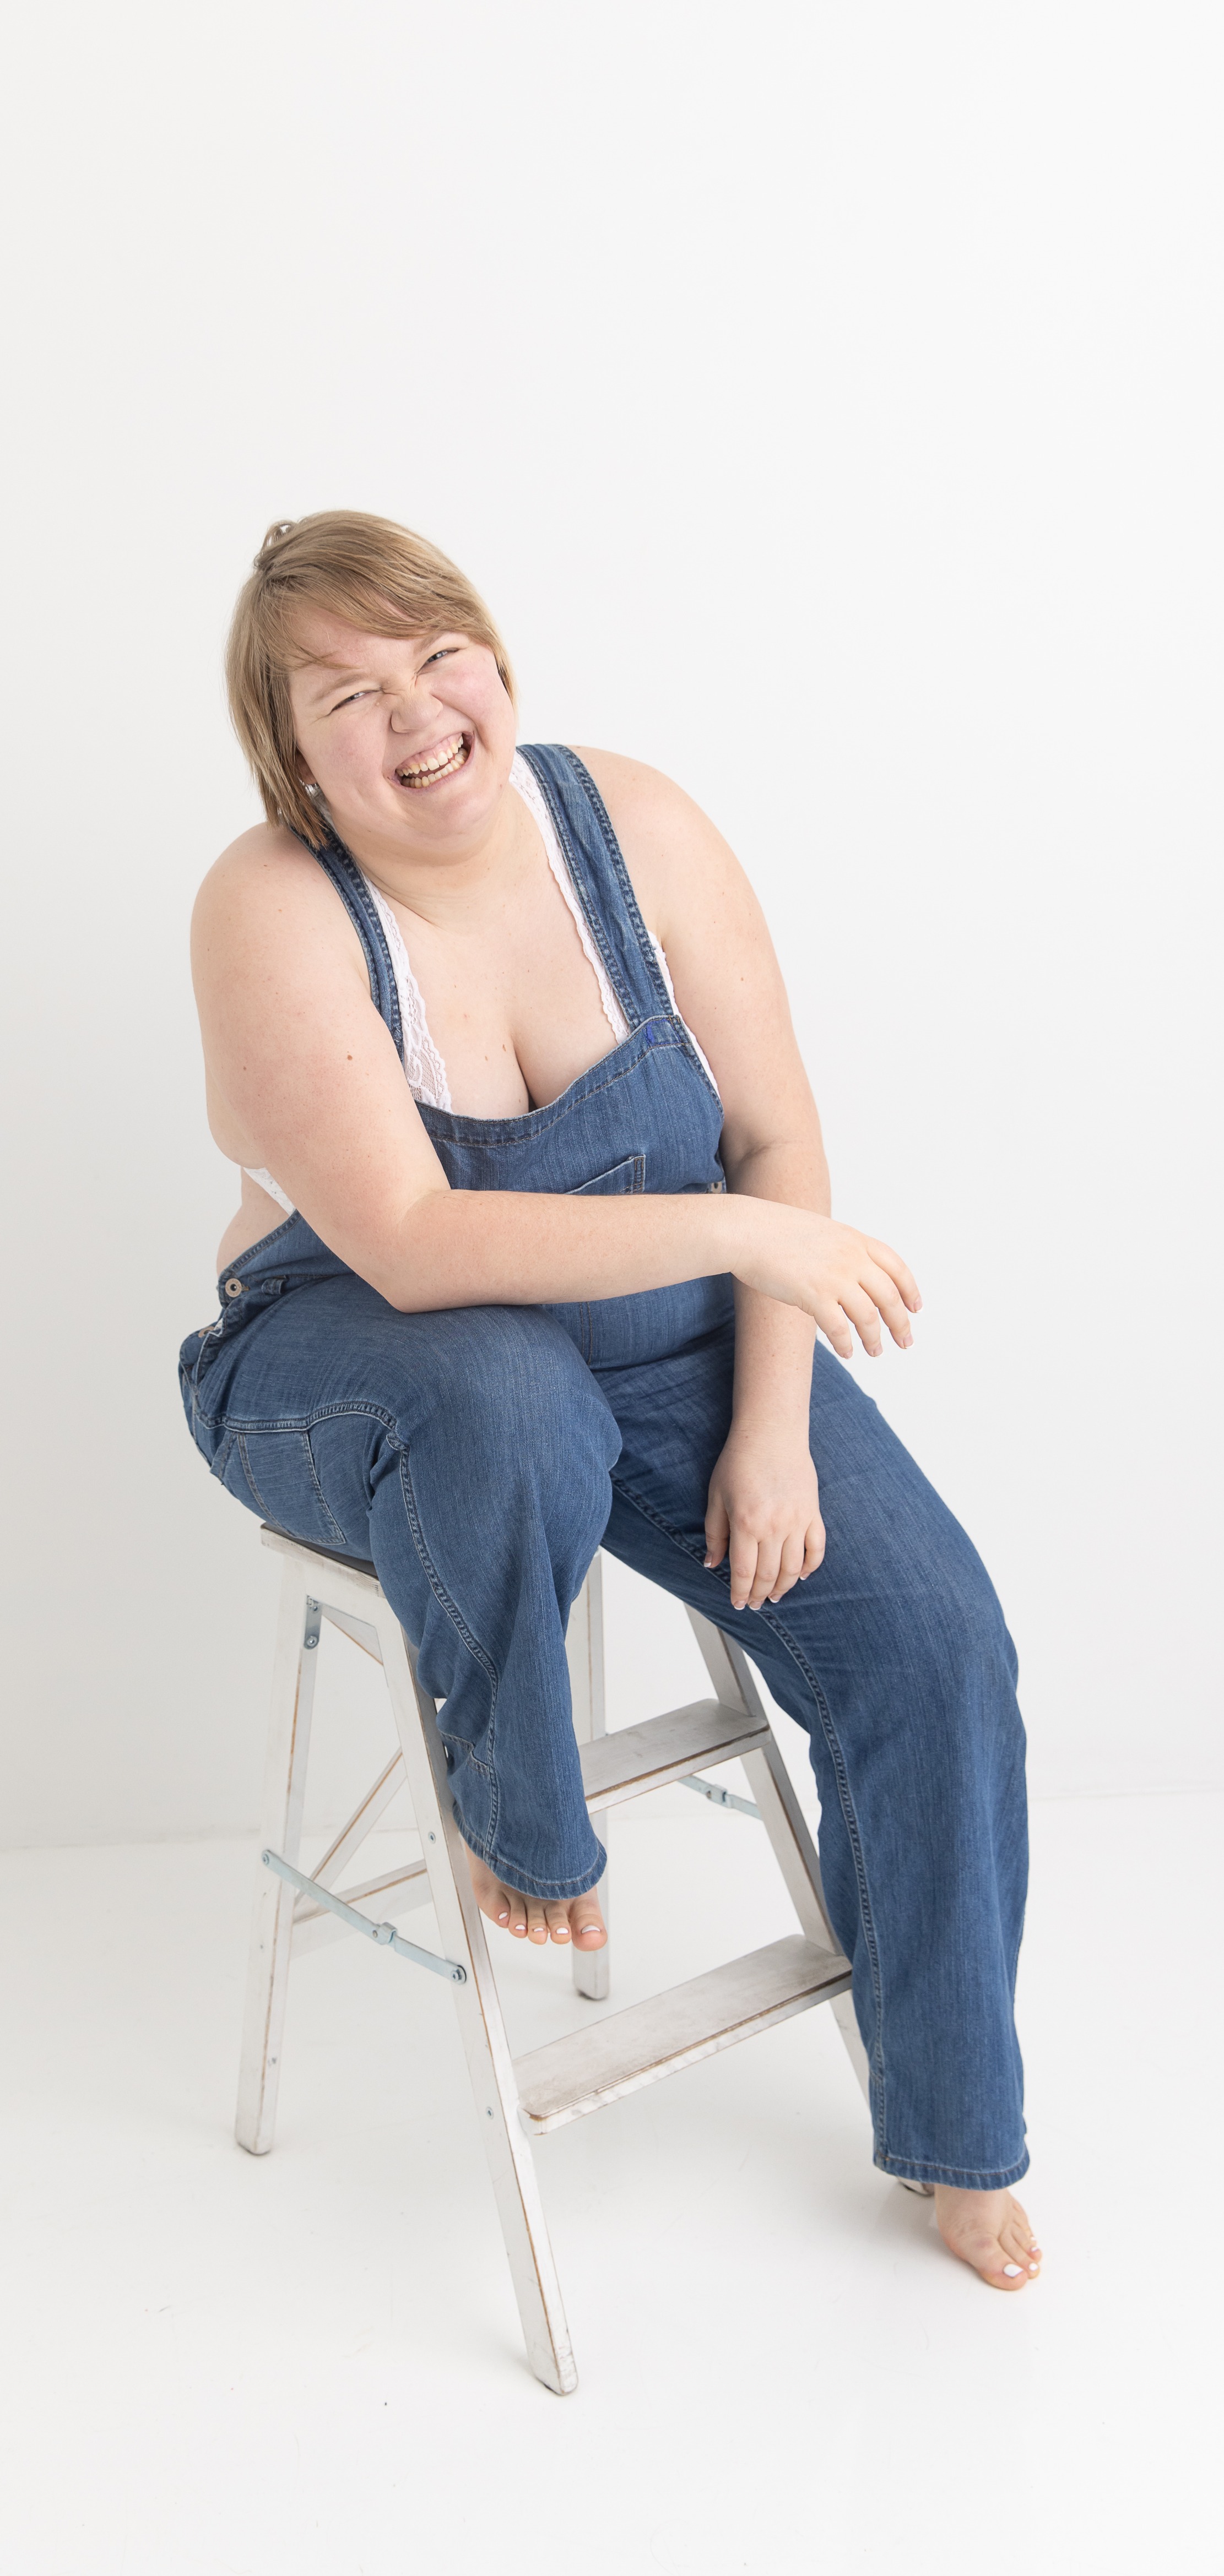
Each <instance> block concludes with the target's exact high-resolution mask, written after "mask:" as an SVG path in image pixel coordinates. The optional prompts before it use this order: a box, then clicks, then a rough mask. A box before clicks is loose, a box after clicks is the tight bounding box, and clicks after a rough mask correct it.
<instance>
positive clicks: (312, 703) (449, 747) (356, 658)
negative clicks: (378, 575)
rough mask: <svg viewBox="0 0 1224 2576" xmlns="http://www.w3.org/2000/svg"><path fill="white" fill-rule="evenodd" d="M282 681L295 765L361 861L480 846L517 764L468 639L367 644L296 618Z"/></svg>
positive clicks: (507, 726) (508, 709)
mask: <svg viewBox="0 0 1224 2576" xmlns="http://www.w3.org/2000/svg"><path fill="white" fill-rule="evenodd" d="M299 641H300V643H301V645H302V648H303V650H304V651H305V652H306V653H308V654H309V656H310V659H309V661H307V662H305V663H303V664H302V665H301V667H300V668H299V669H297V670H295V671H294V672H293V673H292V675H291V678H290V683H289V695H290V702H291V704H292V707H293V717H294V727H295V731H296V734H297V743H298V754H299V766H300V767H301V770H302V773H303V776H304V777H305V778H306V779H307V781H308V782H313V783H314V784H315V785H316V786H317V787H319V788H320V789H321V791H322V794H323V796H324V798H325V799H326V802H327V807H328V810H329V812H330V814H331V816H332V818H333V821H334V823H335V826H336V830H337V831H338V833H339V835H340V838H341V840H342V841H345V842H346V843H347V844H348V846H349V848H350V849H351V850H353V851H354V853H355V854H356V856H357V857H358V858H360V857H361V855H362V853H363V850H364V851H365V852H366V853H367V854H368V855H369V856H370V857H371V858H374V857H376V856H377V855H378V854H379V853H380V852H381V853H383V854H385V855H387V856H391V855H393V854H394V853H395V851H397V850H398V851H401V852H404V853H405V854H406V853H407V852H408V851H409V850H411V849H414V848H415V849H418V850H421V851H422V854H424V851H425V850H426V849H436V850H437V851H438V853H439V854H441V852H442V851H443V850H444V848H445V847H446V846H447V845H448V844H449V845H450V846H452V847H454V848H455V849H456V850H458V849H460V848H465V847H471V845H472V844H473V843H475V842H477V841H479V840H480V839H481V838H482V837H483V834H484V832H485V831H486V830H487V829H488V827H489V825H490V824H491V822H492V821H493V818H494V816H495V814H496V812H497V809H498V806H499V805H500V802H501V796H502V791H503V789H504V787H505V785H506V781H507V779H508V778H509V775H510V764H511V761H512V760H513V758H514V741H515V724H514V709H513V707H512V706H511V704H510V700H509V698H508V696H507V694H506V691H505V689H504V687H503V685H502V682H501V679H500V677H499V675H498V669H497V664H496V662H495V661H494V658H493V655H492V653H491V652H490V651H489V648H488V646H487V644H476V643H474V642H473V641H472V638H471V637H470V636H469V635H460V634H439V635H429V636H400V635H363V634H361V633H360V632H359V630H358V629H357V628H356V627H355V626H349V625H347V624H346V623H345V621H344V620H343V619H342V618H339V617H331V616H327V615H325V614H323V613H322V612H316V613H313V614H312V615H310V616H309V617H307V618H304V619H303V621H302V625H301V627H300V629H299Z"/></svg>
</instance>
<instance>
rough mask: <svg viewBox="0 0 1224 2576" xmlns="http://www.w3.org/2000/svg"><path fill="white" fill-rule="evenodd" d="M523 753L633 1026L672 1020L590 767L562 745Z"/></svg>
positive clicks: (540, 745) (533, 746) (537, 745)
mask: <svg viewBox="0 0 1224 2576" xmlns="http://www.w3.org/2000/svg"><path fill="white" fill-rule="evenodd" d="M519 751H520V754H521V757H522V758H523V759H524V760H525V761H526V762H527V765H528V767H529V769H530V770H531V772H532V775H533V777H534V778H536V779H537V780H538V782H539V786H540V791H541V794H542V795H543V797H544V799H545V802H546V803H547V806H548V810H549V813H550V814H551V815H552V818H553V823H554V825H555V826H556V832H557V838H558V840H559V841H560V843H561V847H562V849H563V851H564V852H565V856H566V859H567V860H568V862H569V871H570V875H571V877H572V878H573V881H574V891H575V893H576V894H577V897H578V900H579V902H580V904H581V905H582V909H583V912H584V914H585V916H586V920H587V923H588V926H589V928H590V933H591V937H592V939H593V940H594V941H595V944H596V947H597V948H598V950H599V954H600V956H601V957H602V959H603V962H604V967H605V970H606V973H607V977H608V981H609V983H610V984H611V986H612V990H613V992H614V993H615V995H616V998H617V1001H618V1002H619V1003H620V1006H621V1009H622V1011H623V1012H624V1014H625V1018H626V1019H627V1021H628V1023H629V1026H630V1029H638V1028H641V1026H642V1025H643V1023H644V1022H645V1021H648V1020H659V1019H670V1018H672V1017H673V1016H674V1010H673V1004H672V1000H671V996H670V994H669V993H668V990H667V986H666V984H665V983H664V981H663V977H662V974H661V973H660V971H659V961H658V958H657V957H656V955H655V952H654V943H653V941H652V939H651V936H650V933H649V931H648V930H647V928H646V924H645V922H644V921H643V919H642V916H641V913H640V912H639V911H638V906H637V897H636V895H635V894H634V891H633V888H632V886H631V884H630V882H629V873H628V870H627V868H626V866H625V862H624V860H623V858H622V857H621V850H620V843H619V841H618V840H617V837H616V834H615V832H614V831H613V829H612V824H611V819H610V817H609V814H608V809H607V806H606V805H605V804H604V801H603V798H602V796H601V795H600V793H599V789H598V788H597V786H596V784H595V781H594V779H593V778H592V776H591V773H590V770H589V769H587V768H586V767H585V765H584V763H583V762H582V761H581V760H579V758H578V754H577V752H576V751H570V750H569V749H568V748H567V746H566V745H565V744H564V743H562V742H533V743H520V745H519Z"/></svg>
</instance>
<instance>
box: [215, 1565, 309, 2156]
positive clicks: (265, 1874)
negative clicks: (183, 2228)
mask: <svg viewBox="0 0 1224 2576" xmlns="http://www.w3.org/2000/svg"><path fill="white" fill-rule="evenodd" d="M318 1642H319V1610H318V1604H317V1602H315V1601H313V1600H312V1599H311V1597H310V1595H309V1594H308V1592H307V1588H306V1572H305V1569H304V1567H303V1566H302V1565H301V1563H300V1561H298V1560H296V1559H295V1558H294V1557H292V1556H288V1555H287V1556H286V1557H285V1559H284V1570H283V1572H282V1575H281V1599H280V1618H279V1622H278V1626H277V1633H276V1660H275V1663H274V1665H273V1669H272V1714H271V1720H270V1723H269V1727H268V1757H267V1767H266V1770H265V1773H264V1802H263V1840H262V1842H261V1844H260V1850H261V1852H262V1851H264V1850H266V1849H267V1848H269V1847H270V1848H271V1849H272V1850H273V1851H278V1852H279V1853H280V1854H281V1856H282V1858H283V1859H285V1860H289V1861H294V1862H296V1860H297V1857H298V1846H299V1843H300V1841H301V1833H302V1805H303V1801H304V1798H305V1794H306V1761H307V1755H308V1753H309V1750H310V1715H311V1706H312V1703H313V1700H314V1682H315V1668H316V1666H317V1664H318V1660H319V1658H318V1653H317V1647H318ZM294 1903H295V1894H294V1890H293V1889H292V1888H291V1887H290V1886H288V1885H287V1884H286V1882H285V1880H284V1879H283V1878H277V1877H276V1876H275V1874H274V1872H273V1871H272V1870H270V1869H265V1868H264V1866H263V1862H262V1860H261V1861H260V1862H259V1863H258V1864H257V1867H256V1881H255V1911H254V1918H253V1921H252V1924H251V1956H250V1966H249V1968H248V1970H247V1995H246V2018H245V2021H244V2024H243V2032H242V2064H241V2071H240V2073H239V2078H238V2117H237V2120H236V2122H235V2134H236V2136H237V2139H238V2144H239V2146H240V2147H245V2148H246V2149H247V2151H248V2153H249V2154H251V2155H253V2156H266V2154H267V2152H268V2149H269V2147H270V2146H271V2144H272V2139H273V2135H274V2133H275V2128H276V2096H277V2091H278V2088H279V2084H280V2062H281V2042H282V2039H283V2035H284V2027H285V2004H286V2001H287V1998H288V1992H289V1957H290V1952H291V1949H292V1946H293V1908H294Z"/></svg>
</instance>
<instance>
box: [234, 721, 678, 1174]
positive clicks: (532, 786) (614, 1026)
mask: <svg viewBox="0 0 1224 2576" xmlns="http://www.w3.org/2000/svg"><path fill="white" fill-rule="evenodd" d="M510 784H511V786H512V787H515V788H517V790H518V793H519V795H520V796H521V797H522V800H523V803H524V805H525V806H526V808H527V811H528V813H529V814H530V815H531V818H532V821H533V822H534V824H535V826H536V828H537V830H538V832H539V835H540V838H541V840H542V841H543V844H544V849H545V854H546V856H547V859H548V864H549V867H550V868H551V870H552V873H553V875H554V877H555V878H556V881H557V884H558V886H559V887H560V890H561V895H562V899H563V901H564V903H565V905H566V907H567V910H568V911H569V913H570V915H571V917H572V920H573V924H574V928H575V930H576V931H577V933H578V936H579V939H580V940H581V942H582V953H583V956H584V957H585V958H586V960H587V963H588V965H589V966H590V969H591V972H592V974H593V975H594V977H595V981H596V983H597V985H598V987H599V1000H600V1006H601V1008H602V1011H603V1015H604V1018H605V1020H606V1021H607V1023H608V1026H609V1028H610V1029H611V1031H612V1045H613V1047H618V1046H620V1044H621V1043H622V1040H623V1039H625V1038H627V1037H628V1035H629V1023H628V1020H627V1019H626V1018H625V1014H624V1012H623V1011H622V1009H621V1006H620V1003H619V1002H618V1001H617V998H616V995H615V993H614V992H613V990H612V987H611V985H610V983H609V982H608V976H607V970H606V968H605V966H604V962H603V959H602V957H601V956H600V954H599V950H598V949H597V947H596V945H595V942H594V940H593V939H592V937H591V931H590V925H589V923H588V921H587V917H586V914H585V912H584V911H583V909H582V905H581V904H580V903H579V900H578V896H577V893H576V891H575V888H574V880H573V878H572V877H571V875H570V872H569V868H568V866H567V864H566V859H565V852H564V850H563V849H562V847H561V844H560V841H559V840H558V838H557V832H556V826H555V824H554V822H553V818H552V816H551V814H550V813H549V810H548V806H547V804H546V803H545V800H544V796H543V794H542V792H541V789H540V786H539V782H538V780H537V778H536V776H535V772H534V770H532V769H531V768H529V766H528V764H527V762H526V761H525V760H524V759H523V756H522V753H521V752H517V751H516V753H515V755H514V765H513V767H512V769H511V771H510ZM363 873H364V871H363ZM365 883H366V889H367V892H368V893H369V896H370V899H371V901H372V903H373V904H374V907H375V910H376V911H377V914H378V918H379V920H380V921H381V923H382V926H383V931H384V933H385V936H386V941H387V946H388V948H389V949H390V952H391V963H392V966H393V967H394V969H395V989H396V992H397V993H398V995H399V1007H400V1022H401V1025H402V1028H403V1035H404V1071H405V1073H406V1074H407V1077H408V1088H409V1090H410V1092H411V1093H412V1097H413V1099H414V1100H419V1101H422V1102H423V1103H424V1105H425V1107H426V1108H427V1109H451V1108H453V1106H454V1103H453V1102H452V1100H451V1096H450V1084H449V1083H448V1081H447V1079H446V1066H445V1065H444V1063H443V1061H442V1058H441V1056H440V1055H439V1053H438V1050H437V1047H436V1046H435V1045H434V1042H433V1039H432V1038H431V1036H430V1034H429V1022H428V1021H427V1019H426V1017H425V1003H424V1000H423V997H422V994H421V988H420V985H419V984H418V982H417V979H416V977H415V975H414V974H413V971H412V965H411V961H410V959H409V956H408V950H407V948H406V946H405V944H404V934H403V931H402V930H401V929H400V926H399V922H398V920H397V919H396V916H395V914H394V912H393V911H392V909H391V906H390V904H389V903H388V902H387V899H386V896H385V895H382V894H380V893H379V891H378V888H377V886H376V885H371V884H370V880H369V878H368V877H366V880H365ZM648 935H649V934H648ZM650 944H651V947H652V948H653V950H654V953H655V956H656V958H657V959H658V964H659V972H660V974H661V975H662V978H663V982H664V984H665V985H666V988H667V997H668V1000H669V1001H670V1003H671V1006H672V1009H673V1011H675V1009H676V995H675V989H674V987H673V984H672V979H671V976H670V974H669V972H668V966H667V959H666V957H665V956H664V954H663V951H662V949H661V947H660V945H659V942H658V940H657V939H655V938H654V937H653V936H651V937H650ZM676 1016H677V1018H679V1013H678V1012H677V1013H676ZM682 1025H683V1024H682ZM688 1036H689V1038H690V1040H691V1041H692V1044H693V1046H694V1048H695V1049H696V1052H697V1054H698V1056H699V1057H700V1059H701V1062H702V1064H703V1066H704V1067H705V1071H706V1073H707V1074H709V1078H710V1082H711V1084H712V1085H713V1088H714V1090H715V1091H717V1089H718V1085H717V1083H716V1082H715V1081H714V1076H713V1074H712V1073H711V1072H710V1067H709V1064H708V1062H707V1060H706V1057H705V1056H704V1054H702V1050H701V1048H700V1047H699V1046H698V1045H697V1040H696V1038H695V1037H693V1032H692V1030H691V1029H689V1031H688ZM610 1052H611V1049H609V1053H610ZM243 1170H244V1171H245V1172H246V1174H247V1177H248V1179H250V1180H252V1181H257V1182H258V1184H259V1187H260V1189H261V1190H266V1191H267V1193H268V1196H269V1198H273V1199H275V1201H276V1204H277V1206H278V1207H282V1208H283V1209H284V1211H285V1214H286V1216H293V1215H294V1214H295V1210H294V1205H293V1201H292V1199H289V1198H286V1196H285V1193H284V1191H283V1190H282V1188H281V1187H280V1184H279V1182H278V1181H274V1180H273V1178H272V1175H271V1173H270V1172H257V1171H254V1170H252V1168H251V1165H250V1164H249V1163H244V1165H243Z"/></svg>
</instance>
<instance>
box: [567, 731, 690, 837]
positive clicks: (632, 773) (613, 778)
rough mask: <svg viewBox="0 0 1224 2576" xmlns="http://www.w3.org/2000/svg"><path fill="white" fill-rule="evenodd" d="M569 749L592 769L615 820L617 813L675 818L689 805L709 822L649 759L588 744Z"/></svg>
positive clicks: (597, 784)
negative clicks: (592, 746)
mask: <svg viewBox="0 0 1224 2576" xmlns="http://www.w3.org/2000/svg"><path fill="white" fill-rule="evenodd" d="M570 748H571V750H573V751H574V752H575V753H576V754H577V756H578V759H579V760H580V761H581V762H582V763H583V766H584V768H586V769H589V770H590V773H591V776H592V778H593V779H594V781H595V784H596V786H597V788H598V789H599V792H600V795H601V796H602V798H603V800H604V803H605V805H606V806H607V808H608V812H609V814H611V815H612V819H613V822H614V823H615V822H616V816H617V813H618V812H619V813H621V814H624V815H626V816H630V817H633V818H635V819H639V820H641V821H643V822H646V821H648V820H649V819H650V818H651V817H652V816H654V815H658V816H659V817H661V818H673V819H674V817H675V816H676V815H677V814H679V813H682V812H683V811H684V810H685V809H686V808H687V810H688V812H689V813H690V814H692V815H695V816H697V817H699V819H700V820H701V821H702V822H705V821H706V817H705V816H704V815H703V814H702V812H701V808H700V806H699V805H695V804H694V803H693V799H692V797H691V796H687V795H686V794H685V791H684V789H683V787H678V786H677V784H676V781H675V779H674V778H669V777H668V776H667V774H666V772H665V771H664V770H662V769H652V768H651V766H650V763H649V761H646V760H634V759H633V758H632V756H630V755H627V754H626V753H624V752H623V751H594V750H592V749H591V748H590V746H589V745H588V744H586V743H578V742H576V743H573V744H571V746H570ZM614 808H615V809H616V811H614V810H613V809H614ZM709 828H710V827H709V825H708V824H707V829H709Z"/></svg>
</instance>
